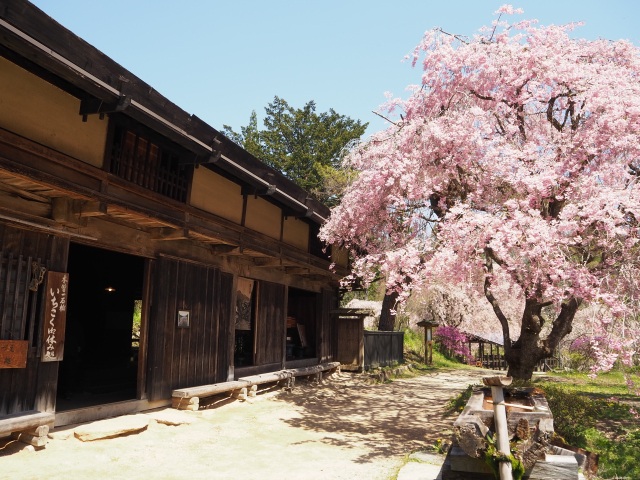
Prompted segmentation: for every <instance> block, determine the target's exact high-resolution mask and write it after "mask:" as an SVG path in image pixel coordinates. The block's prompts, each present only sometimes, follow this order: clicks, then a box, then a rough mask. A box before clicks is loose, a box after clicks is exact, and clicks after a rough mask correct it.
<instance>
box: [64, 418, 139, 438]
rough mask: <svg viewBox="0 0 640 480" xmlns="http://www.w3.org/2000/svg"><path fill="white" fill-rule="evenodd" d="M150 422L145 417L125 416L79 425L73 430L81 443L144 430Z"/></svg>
mask: <svg viewBox="0 0 640 480" xmlns="http://www.w3.org/2000/svg"><path fill="white" fill-rule="evenodd" d="M150 421H151V419H150V418H149V417H148V416H147V415H125V416H123V417H116V418H109V419H107V420H100V421H98V422H92V423H87V424H86V425H81V426H79V427H76V428H75V430H74V435H75V437H76V438H77V439H78V440H81V441H83V442H90V441H94V440H101V439H103V438H114V437H119V436H121V435H129V434H131V433H138V432H141V431H143V430H146V429H147V427H148V426H149V422H150Z"/></svg>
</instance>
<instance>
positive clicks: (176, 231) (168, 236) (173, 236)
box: [151, 227, 189, 241]
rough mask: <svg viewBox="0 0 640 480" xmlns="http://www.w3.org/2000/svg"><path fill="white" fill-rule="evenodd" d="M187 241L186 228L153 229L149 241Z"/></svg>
mask: <svg viewBox="0 0 640 480" xmlns="http://www.w3.org/2000/svg"><path fill="white" fill-rule="evenodd" d="M187 239H189V229H188V228H170V227H162V228H153V229H151V240H157V241H174V240H187Z"/></svg>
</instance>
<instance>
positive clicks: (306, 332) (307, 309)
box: [287, 288, 318, 360]
mask: <svg viewBox="0 0 640 480" xmlns="http://www.w3.org/2000/svg"><path fill="white" fill-rule="evenodd" d="M317 299H318V294H317V293H313V292H308V291H305V290H299V289H297V288H289V304H288V305H287V360H294V359H298V358H313V357H315V355H316V315H317Z"/></svg>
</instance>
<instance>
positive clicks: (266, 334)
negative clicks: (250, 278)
mask: <svg viewBox="0 0 640 480" xmlns="http://www.w3.org/2000/svg"><path fill="white" fill-rule="evenodd" d="M259 285H260V287H259V290H258V308H257V315H258V318H257V325H258V326H257V336H256V342H257V344H256V362H255V363H256V365H265V364H268V363H277V362H282V360H283V358H284V332H285V318H284V312H285V286H284V285H280V284H277V283H271V282H260V283H259Z"/></svg>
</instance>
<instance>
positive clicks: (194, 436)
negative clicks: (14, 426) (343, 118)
mask: <svg viewBox="0 0 640 480" xmlns="http://www.w3.org/2000/svg"><path fill="white" fill-rule="evenodd" d="M486 374H487V372H486V371H483V370H460V371H441V372H438V373H435V374H430V375H424V376H420V377H414V378H399V379H394V380H393V381H392V382H389V383H383V384H380V383H377V384H370V383H369V382H368V378H367V377H366V376H364V375H353V374H348V373H339V374H336V375H334V376H333V377H332V378H331V379H330V380H327V381H325V382H324V383H323V384H322V385H320V386H313V385H310V384H307V383H306V382H302V381H298V382H297V384H296V388H295V389H294V390H293V391H292V392H285V391H283V390H276V391H271V392H269V393H266V394H262V395H259V396H258V397H257V398H256V399H255V400H254V401H253V402H238V401H233V402H230V403H226V404H223V405H218V406H216V407H215V408H211V409H204V410H203V409H201V410H199V411H197V412H178V411H176V410H173V409H164V410H160V411H156V412H148V413H143V414H139V415H132V416H127V417H120V418H117V419H110V420H106V421H101V422H94V423H91V424H85V425H79V426H77V427H75V428H73V429H71V428H68V429H60V430H58V431H54V432H52V433H51V434H50V435H51V440H50V441H49V444H48V445H47V447H46V448H45V449H44V450H41V451H37V452H34V451H28V449H23V450H22V451H19V448H18V446H17V444H15V443H9V444H7V445H6V446H5V447H4V448H3V445H5V443H6V442H3V441H2V439H0V472H2V475H3V476H5V477H6V478H21V479H41V478H47V479H51V480H54V479H68V478H95V479H101V478H109V479H114V480H116V479H120V478H122V479H125V478H126V479H127V480H135V479H145V480H155V479H160V480H164V479H167V480H170V479H182V478H189V479H201V478H202V479H205V478H215V479H234V480H235V479H238V478H247V479H253V478H256V479H257V478H259V479H261V480H269V479H274V480H275V479H282V478H297V479H303V480H306V479H310V480H324V479H327V480H329V479H330V480H340V479H345V480H346V479H350V480H351V479H354V478H361V479H367V480H389V479H391V478H397V479H398V480H434V479H436V478H438V472H439V471H440V464H441V463H442V460H443V457H442V456H439V455H436V454H434V453H432V452H433V451H434V448H433V446H434V445H435V444H436V442H438V441H445V442H447V441H449V439H450V436H451V428H452V424H453V420H454V419H455V416H456V414H452V415H447V414H446V413H445V409H446V404H447V402H448V401H449V399H451V398H452V397H453V396H455V395H456V394H457V393H459V392H460V391H462V390H463V389H464V388H466V386H467V385H469V384H475V383H479V382H480V381H481V378H482V376H483V375H486ZM123 422H124V423H125V425H123V424H122V423H123ZM128 428H131V429H132V430H131V432H133V431H135V432H137V433H134V434H132V433H129V434H128V435H124V436H116V437H115V438H113V437H114V436H115V435H120V434H118V433H116V432H117V431H121V432H124V431H125V430H126V429H128ZM119 429H125V430H119ZM98 437H102V438H103V439H98ZM81 438H82V439H84V440H85V441H81ZM105 438H108V439H105ZM396 475H397V477H396Z"/></svg>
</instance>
